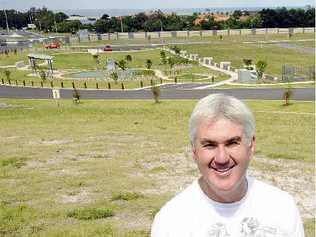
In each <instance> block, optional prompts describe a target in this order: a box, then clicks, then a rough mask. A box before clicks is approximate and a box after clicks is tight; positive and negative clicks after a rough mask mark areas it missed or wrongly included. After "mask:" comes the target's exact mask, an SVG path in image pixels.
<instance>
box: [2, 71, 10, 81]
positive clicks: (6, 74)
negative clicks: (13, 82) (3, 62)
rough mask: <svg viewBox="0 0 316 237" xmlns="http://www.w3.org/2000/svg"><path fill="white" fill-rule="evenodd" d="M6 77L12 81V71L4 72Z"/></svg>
mask: <svg viewBox="0 0 316 237" xmlns="http://www.w3.org/2000/svg"><path fill="white" fill-rule="evenodd" d="M4 75H5V77H6V78H7V80H10V76H11V71H9V70H4Z"/></svg>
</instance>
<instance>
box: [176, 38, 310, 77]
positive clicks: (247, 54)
mask: <svg viewBox="0 0 316 237" xmlns="http://www.w3.org/2000/svg"><path fill="white" fill-rule="evenodd" d="M179 47H180V48H181V49H184V50H187V51H188V52H189V53H197V54H199V56H200V57H213V59H214V61H215V62H217V63H219V62H221V61H230V62H231V63H232V66H233V67H234V68H240V67H242V66H243V59H244V58H247V59H252V60H253V62H254V63H255V62H257V61H259V60H264V61H266V62H267V63H268V66H267V68H266V73H267V74H271V75H274V76H277V77H279V78H280V77H281V73H282V65H284V64H288V65H292V66H301V67H307V66H311V65H314V64H315V60H314V56H313V54H304V53H302V52H298V51H296V50H294V49H285V48H281V47H279V46H276V45H273V44H261V43H250V44H245V43H240V42H231V41H223V42H218V41H216V42H213V43H211V44H205V45H185V46H184V45H183V46H179Z"/></svg>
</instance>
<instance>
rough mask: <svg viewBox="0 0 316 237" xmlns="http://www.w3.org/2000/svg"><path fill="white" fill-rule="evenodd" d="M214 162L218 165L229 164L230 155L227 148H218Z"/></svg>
mask: <svg viewBox="0 0 316 237" xmlns="http://www.w3.org/2000/svg"><path fill="white" fill-rule="evenodd" d="M214 161H215V162H216V163H217V164H226V163H227V162H229V154H228V152H227V150H226V148H225V146H218V147H217V149H216V154H215V159H214Z"/></svg>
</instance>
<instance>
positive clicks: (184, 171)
mask: <svg viewBox="0 0 316 237" xmlns="http://www.w3.org/2000/svg"><path fill="white" fill-rule="evenodd" d="M190 156H191V154H190V152H189V151H188V149H186V151H185V153H184V154H183V153H182V154H174V155H160V156H159V157H151V161H149V160H146V161H145V162H142V163H141V166H142V168H144V169H145V170H146V174H145V173H138V174H137V176H144V177H148V176H149V177H150V178H151V179H152V180H154V181H155V183H156V185H155V187H153V188H151V189H146V190H143V191H142V193H144V194H146V193H148V194H161V193H170V192H171V193H175V194H176V193H178V192H180V191H182V190H183V189H184V188H185V187H187V186H188V185H189V184H191V183H192V182H193V181H194V180H195V179H196V178H198V177H199V173H198V170H197V167H196V165H195V163H194V162H193V160H192V158H190ZM148 173H149V174H148ZM248 174H249V175H250V176H253V177H255V178H257V179H258V180H261V181H264V182H266V183H270V184H272V185H274V186H277V187H279V188H280V189H282V190H284V191H286V192H288V193H290V194H291V195H293V196H294V199H295V200H296V202H297V204H298V207H299V209H300V212H301V215H302V218H303V219H305V218H313V217H314V213H315V202H314V186H315V181H314V165H313V163H308V162H304V161H297V160H288V159H269V158H266V157H262V156H258V157H254V159H253V161H252V165H251V166H250V168H249V170H248Z"/></svg>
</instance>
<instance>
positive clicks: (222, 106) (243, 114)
mask: <svg viewBox="0 0 316 237" xmlns="http://www.w3.org/2000/svg"><path fill="white" fill-rule="evenodd" d="M220 118H225V119H228V120H230V121H232V122H234V123H237V124H240V125H241V126H242V127H243V129H244V135H245V137H246V139H247V141H249V142H250V140H251V139H252V137H253V136H254V135H255V130H256V124H255V119H254V117H253V115H252V113H251V111H250V110H249V108H248V107H247V106H246V105H245V104H244V103H243V102H241V101H240V100H238V99H237V98H235V97H233V96H228V95H224V94H211V95H208V96H206V97H204V98H202V99H201V100H199V102H198V103H197V104H196V106H195V108H194V110H193V112H192V114H191V118H190V121H189V130H190V141H191V144H192V145H194V142H195V139H196V133H197V128H198V125H199V123H200V121H201V119H207V120H210V121H216V120H218V119H220Z"/></svg>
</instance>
